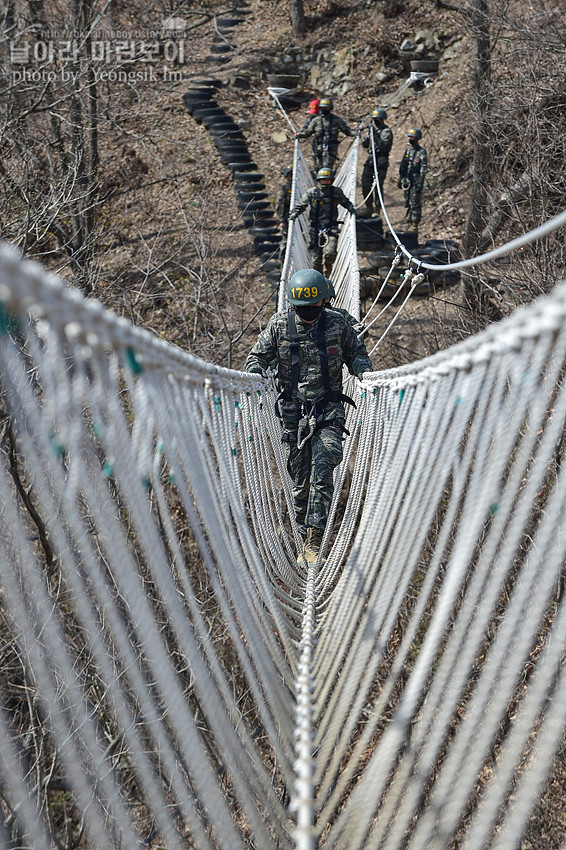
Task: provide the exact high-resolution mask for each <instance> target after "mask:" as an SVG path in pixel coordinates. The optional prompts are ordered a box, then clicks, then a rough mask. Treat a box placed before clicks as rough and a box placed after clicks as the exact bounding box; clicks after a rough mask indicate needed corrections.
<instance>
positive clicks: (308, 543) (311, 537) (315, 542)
mask: <svg viewBox="0 0 566 850" xmlns="http://www.w3.org/2000/svg"><path fill="white" fill-rule="evenodd" d="M323 537H324V528H307V539H306V540H305V548H304V550H303V557H304V559H305V561H306V562H307V564H315V563H316V561H317V558H318V553H319V552H320V547H321V544H322V538H323ZM325 560H326V558H322V559H321V564H324V562H325Z"/></svg>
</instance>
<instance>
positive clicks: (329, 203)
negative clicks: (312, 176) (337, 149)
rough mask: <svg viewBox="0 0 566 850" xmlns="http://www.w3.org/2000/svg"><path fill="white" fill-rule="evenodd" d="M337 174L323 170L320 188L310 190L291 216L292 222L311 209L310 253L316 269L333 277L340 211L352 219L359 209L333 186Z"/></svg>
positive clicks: (319, 183) (319, 179) (319, 178)
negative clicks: (339, 208)
mask: <svg viewBox="0 0 566 850" xmlns="http://www.w3.org/2000/svg"><path fill="white" fill-rule="evenodd" d="M333 178H334V174H333V172H332V170H331V169H330V168H319V170H318V172H317V175H316V179H317V184H318V185H316V186H313V187H312V188H311V189H308V190H307V191H306V192H305V194H304V195H303V196H302V197H301V198H300V200H299V202H298V204H296V205H295V206H294V207H293V209H292V210H291V212H290V213H289V221H295V219H296V218H298V216H299V215H300V214H301V213H302V212H304V210H306V208H307V207H310V210H309V215H310V232H309V240H310V241H309V249H310V259H311V264H312V267H313V269H316V270H317V271H319V272H323V273H324V274H325V275H326V277H330V272H331V271H332V266H333V265H334V260H335V259H336V254H337V253H338V234H339V230H338V207H339V206H342V207H344V208H345V209H346V210H348V212H349V213H350V215H355V212H356V209H355V207H354V205H353V204H352V202H351V201H350V199H349V198H347V197H346V195H345V194H344V192H343V191H342V189H340V188H339V187H338V186H333V185H332V180H333Z"/></svg>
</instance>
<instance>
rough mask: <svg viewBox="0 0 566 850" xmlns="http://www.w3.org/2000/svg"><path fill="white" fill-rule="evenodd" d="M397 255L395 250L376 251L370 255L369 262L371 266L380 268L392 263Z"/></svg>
mask: <svg viewBox="0 0 566 850" xmlns="http://www.w3.org/2000/svg"><path fill="white" fill-rule="evenodd" d="M394 257H395V251H375V252H374V253H372V254H369V256H368V262H369V264H370V266H371V268H374V269H378V268H381V267H383V266H386V265H387V263H389V265H391V263H392V262H393V259H394Z"/></svg>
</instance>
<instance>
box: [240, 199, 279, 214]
mask: <svg viewBox="0 0 566 850" xmlns="http://www.w3.org/2000/svg"><path fill="white" fill-rule="evenodd" d="M270 208H271V204H270V203H269V201H238V209H240V210H243V211H244V212H254V213H255V212H256V211H257V210H268V209H270Z"/></svg>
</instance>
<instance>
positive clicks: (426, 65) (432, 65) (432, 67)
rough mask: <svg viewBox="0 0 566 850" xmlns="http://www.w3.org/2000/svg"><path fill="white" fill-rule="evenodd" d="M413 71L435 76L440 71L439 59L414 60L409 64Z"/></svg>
mask: <svg viewBox="0 0 566 850" xmlns="http://www.w3.org/2000/svg"><path fill="white" fill-rule="evenodd" d="M409 67H410V69H411V71H421V72H422V73H423V74H434V73H435V72H436V71H438V59H412V60H411V61H410V62H409Z"/></svg>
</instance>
